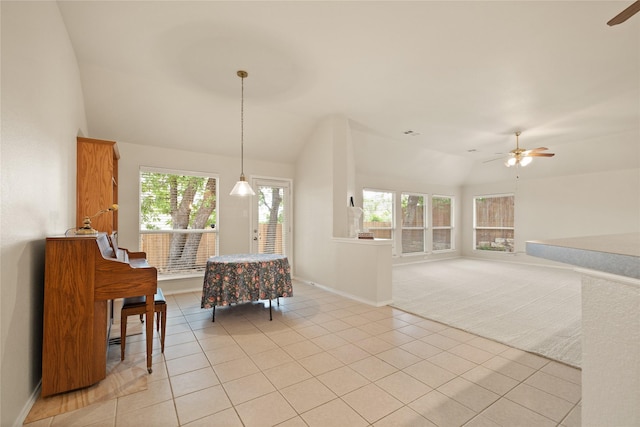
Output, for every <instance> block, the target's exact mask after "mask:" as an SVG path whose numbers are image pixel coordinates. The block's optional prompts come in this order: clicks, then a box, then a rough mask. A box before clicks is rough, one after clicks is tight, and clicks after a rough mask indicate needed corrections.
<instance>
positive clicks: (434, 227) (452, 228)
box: [429, 194, 456, 254]
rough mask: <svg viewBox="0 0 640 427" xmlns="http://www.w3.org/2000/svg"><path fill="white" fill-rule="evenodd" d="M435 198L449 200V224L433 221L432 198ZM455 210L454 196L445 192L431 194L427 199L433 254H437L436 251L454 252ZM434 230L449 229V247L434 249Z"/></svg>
mask: <svg viewBox="0 0 640 427" xmlns="http://www.w3.org/2000/svg"><path fill="white" fill-rule="evenodd" d="M436 198H441V199H449V200H450V205H451V209H450V212H449V215H450V218H449V224H450V225H436V224H435V221H434V220H433V199H436ZM455 212H456V199H455V197H454V196H451V195H445V194H433V195H432V196H431V197H430V199H429V218H430V221H431V222H430V224H431V252H432V253H434V254H438V253H444V252H454V251H455V250H456V234H455V232H456V227H455V218H456V215H455ZM436 230H450V235H449V239H450V247H449V248H447V249H435V248H434V245H435V239H434V238H433V233H434V232H435V231H436Z"/></svg>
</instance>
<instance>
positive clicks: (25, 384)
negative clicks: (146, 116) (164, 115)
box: [0, 1, 87, 426]
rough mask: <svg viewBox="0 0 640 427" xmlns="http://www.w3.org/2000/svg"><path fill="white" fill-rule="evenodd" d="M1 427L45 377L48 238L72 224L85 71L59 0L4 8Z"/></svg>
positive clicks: (12, 420) (15, 417) (15, 420)
mask: <svg viewBox="0 0 640 427" xmlns="http://www.w3.org/2000/svg"><path fill="white" fill-rule="evenodd" d="M0 7H1V15H2V24H1V26H2V88H1V93H2V146H1V149H0V150H1V151H0V156H1V179H2V183H1V197H2V203H1V208H0V212H1V229H0V246H1V258H0V263H1V266H0V270H1V273H0V290H1V296H2V299H1V303H0V326H1V330H2V335H1V342H2V345H1V348H2V353H1V354H0V365H1V377H2V380H1V381H0V401H1V407H0V425H2V426H11V425H21V423H22V421H23V419H24V417H25V416H26V415H27V413H28V410H29V409H30V405H31V404H32V403H33V401H35V398H36V397H37V396H36V395H35V394H34V393H35V392H36V391H37V387H38V384H39V381H40V378H41V373H42V362H41V355H42V304H43V284H44V246H45V242H44V239H45V237H46V236H49V235H59V234H62V233H64V231H65V230H66V229H68V228H70V227H73V226H74V225H75V185H76V183H75V175H76V162H75V155H76V136H77V135H78V134H85V133H86V128H87V125H86V118H85V114H84V104H83V100H82V90H81V86H80V77H79V70H78V65H77V62H76V59H75V55H74V52H73V50H72V48H71V44H70V41H69V38H68V35H67V32H66V29H65V27H64V24H63V22H62V19H61V17H60V13H59V10H58V6H57V4H56V3H55V2H6V1H3V2H0Z"/></svg>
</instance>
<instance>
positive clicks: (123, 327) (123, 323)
mask: <svg viewBox="0 0 640 427" xmlns="http://www.w3.org/2000/svg"><path fill="white" fill-rule="evenodd" d="M123 314H124V313H123ZM126 343H127V316H126V315H121V319H120V360H124V347H125V345H126Z"/></svg>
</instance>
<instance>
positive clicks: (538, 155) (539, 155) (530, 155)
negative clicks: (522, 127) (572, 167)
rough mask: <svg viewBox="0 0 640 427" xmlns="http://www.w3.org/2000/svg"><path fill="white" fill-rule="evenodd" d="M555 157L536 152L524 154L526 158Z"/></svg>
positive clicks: (551, 154)
mask: <svg viewBox="0 0 640 427" xmlns="http://www.w3.org/2000/svg"><path fill="white" fill-rule="evenodd" d="M555 155H556V154H555V153H537V152H535V153H529V154H526V156H528V157H553V156H555Z"/></svg>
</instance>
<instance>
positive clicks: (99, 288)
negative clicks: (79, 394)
mask: <svg viewBox="0 0 640 427" xmlns="http://www.w3.org/2000/svg"><path fill="white" fill-rule="evenodd" d="M145 257H146V255H145V254H144V252H129V251H128V250H126V249H122V248H118V247H117V243H116V241H115V239H113V240H112V241H110V240H109V238H108V237H107V235H106V234H105V233H98V235H89V236H79V235H76V236H70V237H49V238H47V239H46V246H45V283H44V316H43V323H44V325H43V340H42V341H43V346H42V396H43V397H44V396H49V395H52V394H57V393H62V392H65V391H70V390H75V389H78V388H82V387H87V386H90V385H93V384H95V383H97V382H99V381H100V380H102V379H104V378H105V377H106V369H107V350H108V340H109V330H110V327H111V316H110V313H109V307H110V305H109V304H108V301H109V300H113V299H116V298H125V297H133V296H140V295H144V296H146V298H147V319H146V325H145V326H146V334H147V370H148V371H149V372H150V373H151V363H152V361H151V353H152V340H153V324H154V322H153V296H154V294H155V293H156V289H157V277H158V273H157V270H156V269H155V268H154V267H151V266H149V264H148V263H147V262H146V259H145Z"/></svg>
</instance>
